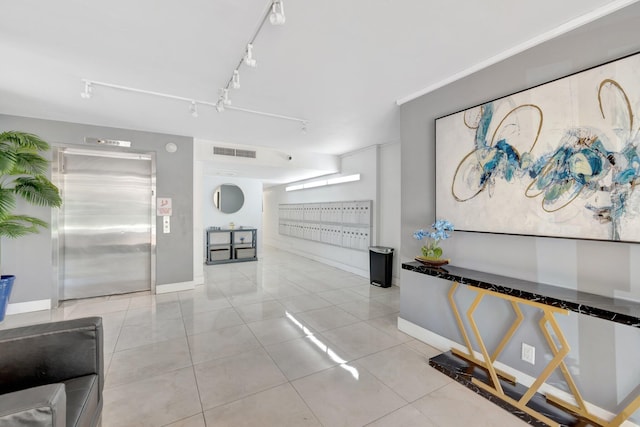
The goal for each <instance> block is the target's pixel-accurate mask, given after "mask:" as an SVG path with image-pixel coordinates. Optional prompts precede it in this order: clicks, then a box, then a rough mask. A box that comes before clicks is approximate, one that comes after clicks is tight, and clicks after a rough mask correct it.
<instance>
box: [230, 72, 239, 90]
mask: <svg viewBox="0 0 640 427" xmlns="http://www.w3.org/2000/svg"><path fill="white" fill-rule="evenodd" d="M231 87H233V88H234V89H240V73H239V72H238V70H233V77H232V78H231Z"/></svg>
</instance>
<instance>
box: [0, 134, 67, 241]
mask: <svg viewBox="0 0 640 427" xmlns="http://www.w3.org/2000/svg"><path fill="white" fill-rule="evenodd" d="M49 148H50V147H49V144H47V143H46V142H45V141H44V140H42V139H41V138H40V137H38V136H36V135H33V134H30V133H25V132H17V131H8V132H1V133H0V237H2V236H6V237H12V238H15V237H21V236H24V235H26V234H31V233H37V232H38V231H39V229H40V228H44V227H47V223H46V222H45V221H43V220H41V219H38V218H34V217H30V216H26V215H16V214H14V213H13V210H14V209H15V208H16V205H17V203H16V202H17V197H20V198H22V199H24V200H25V201H27V202H28V203H30V204H33V205H36V206H50V207H59V206H60V205H61V204H62V199H61V198H60V193H59V191H58V188H57V187H56V186H55V185H53V184H52V183H51V181H49V180H48V179H47V177H46V176H45V174H46V173H47V171H48V169H49V161H48V160H47V159H46V158H44V157H42V156H41V155H40V152H41V151H47V150H49Z"/></svg>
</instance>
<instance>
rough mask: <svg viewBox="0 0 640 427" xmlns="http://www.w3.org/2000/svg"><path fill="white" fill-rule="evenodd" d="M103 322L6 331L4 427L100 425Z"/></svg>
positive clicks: (1, 392) (0, 416)
mask: <svg viewBox="0 0 640 427" xmlns="http://www.w3.org/2000/svg"><path fill="white" fill-rule="evenodd" d="M103 386H104V355H103V332H102V319H101V318H100V317H87V318H82V319H74V320H64V321H60V322H53V323H44V324H40V325H32V326H24V327H20V328H15V329H7V330H0V427H8V426H12V427H14V426H15V427H18V426H30V427H31V426H52V427H64V426H74V427H76V426H77V427H81V426H82V427H84V426H91V427H95V426H98V425H100V421H101V412H102V404H103V399H102V389H103Z"/></svg>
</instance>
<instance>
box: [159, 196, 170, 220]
mask: <svg viewBox="0 0 640 427" xmlns="http://www.w3.org/2000/svg"><path fill="white" fill-rule="evenodd" d="M172 214H173V210H172V208H171V198H170V197H158V198H157V199H156V215H157V216H171V215H172Z"/></svg>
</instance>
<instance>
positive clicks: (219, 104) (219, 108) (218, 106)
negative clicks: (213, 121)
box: [216, 99, 224, 113]
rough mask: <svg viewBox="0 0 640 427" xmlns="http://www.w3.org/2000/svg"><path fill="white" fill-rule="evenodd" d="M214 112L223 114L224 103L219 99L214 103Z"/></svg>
mask: <svg viewBox="0 0 640 427" xmlns="http://www.w3.org/2000/svg"><path fill="white" fill-rule="evenodd" d="M216 111H217V112H218V113H222V112H224V102H222V99H219V100H218V102H216Z"/></svg>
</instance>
